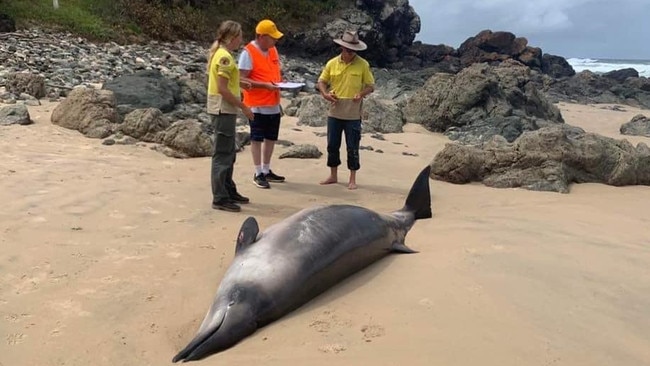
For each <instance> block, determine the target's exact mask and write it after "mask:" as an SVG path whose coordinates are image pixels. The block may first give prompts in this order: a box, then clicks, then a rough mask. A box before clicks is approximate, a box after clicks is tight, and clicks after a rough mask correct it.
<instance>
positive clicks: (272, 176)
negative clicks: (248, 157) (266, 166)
mask: <svg viewBox="0 0 650 366" xmlns="http://www.w3.org/2000/svg"><path fill="white" fill-rule="evenodd" d="M264 178H266V180H267V181H269V182H275V183H282V182H284V177H283V176H281V175H277V174H275V173H273V170H269V172H268V173H266V174H264Z"/></svg>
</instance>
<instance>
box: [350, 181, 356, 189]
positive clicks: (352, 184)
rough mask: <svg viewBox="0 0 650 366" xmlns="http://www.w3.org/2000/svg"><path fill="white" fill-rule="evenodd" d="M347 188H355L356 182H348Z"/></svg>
mask: <svg viewBox="0 0 650 366" xmlns="http://www.w3.org/2000/svg"><path fill="white" fill-rule="evenodd" d="M348 189H357V184H356V183H353V182H350V183H348Z"/></svg>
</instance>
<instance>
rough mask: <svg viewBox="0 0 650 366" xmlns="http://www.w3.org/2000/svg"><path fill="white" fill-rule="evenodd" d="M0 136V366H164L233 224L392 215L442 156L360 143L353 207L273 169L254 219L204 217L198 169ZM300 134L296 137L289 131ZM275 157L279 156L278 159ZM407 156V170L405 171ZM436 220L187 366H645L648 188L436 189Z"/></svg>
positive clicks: (422, 139)
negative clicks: (327, 211) (339, 212)
mask: <svg viewBox="0 0 650 366" xmlns="http://www.w3.org/2000/svg"><path fill="white" fill-rule="evenodd" d="M558 106H559V107H560V109H561V111H562V114H563V116H564V119H565V121H566V122H567V123H569V124H572V125H576V126H580V127H582V128H584V129H585V130H587V131H591V132H596V133H599V134H602V135H605V136H609V137H613V138H617V139H621V138H627V139H629V140H630V141H631V142H632V143H633V144H636V143H638V142H641V141H643V142H645V143H646V144H649V145H650V138H641V137H627V136H626V137H624V136H622V135H620V134H619V132H618V129H619V127H620V125H621V124H622V123H625V122H628V121H629V120H630V119H631V118H632V117H633V116H634V115H636V114H638V113H643V114H645V115H646V116H650V112H648V111H647V110H643V111H642V110H638V109H635V108H632V107H627V106H626V107H623V108H624V110H625V111H623V112H621V111H613V110H610V109H605V108H604V107H603V106H600V105H593V106H585V105H573V104H566V103H561V104H559V105H558ZM54 107H55V104H53V103H48V102H43V105H42V106H39V107H30V113H31V116H32V119H33V120H34V121H35V124H33V125H30V126H9V127H1V128H0V146H2V153H1V154H0V156H1V157H2V158H1V159H0V202H2V204H1V205H0V248H1V250H0V366H23V365H24V366H28V365H48V366H49V365H66V366H67V365H84V366H85V365H94V366H100V365H102V366H103V365H143V366H144V365H165V364H170V363H171V358H172V357H173V356H174V355H175V354H176V353H177V351H178V350H179V349H180V348H182V347H183V346H185V345H186V343H187V342H188V341H189V340H190V339H191V338H192V337H193V336H194V333H195V331H196V329H197V327H198V325H199V324H200V322H201V320H202V319H203V316H204V315H205V312H206V311H207V309H208V307H209V305H210V304H211V302H212V298H213V296H214V294H215V291H216V288H217V286H218V284H219V281H220V279H221V277H222V275H223V273H224V272H225V270H226V269H227V268H228V266H229V264H230V261H231V258H232V257H233V252H234V243H235V237H236V235H237V233H238V230H239V228H240V225H241V223H242V221H243V220H244V219H245V218H246V217H247V216H250V215H252V216H255V217H256V218H257V220H258V221H259V223H260V226H261V228H262V229H264V228H266V227H268V226H269V225H271V224H273V223H276V222H279V221H280V220H282V219H283V218H284V217H287V216H288V215H290V214H292V213H294V212H296V211H298V210H300V209H302V208H305V207H308V206H310V205H313V204H330V203H351V204H356V205H361V206H364V207H368V208H371V209H374V210H376V211H380V212H387V211H391V210H394V209H397V208H400V207H401V206H402V204H403V200H404V198H405V196H406V193H407V191H408V189H409V187H410V185H411V183H412V181H413V179H414V178H415V176H416V175H417V173H418V172H419V171H420V170H421V169H422V168H423V167H424V166H426V165H427V164H429V162H430V161H431V160H432V158H433V157H434V155H435V154H436V153H437V152H438V151H440V150H441V149H442V148H443V147H444V145H445V143H447V142H448V140H447V138H446V137H444V136H443V135H440V134H434V133H431V132H428V131H426V130H424V129H423V128H422V127H420V126H416V125H407V126H406V132H405V133H401V134H385V135H384V136H385V138H386V141H379V140H376V139H373V138H370V136H369V135H364V136H363V138H362V142H361V144H362V145H363V146H372V147H373V148H374V149H375V150H376V149H381V150H383V153H378V152H375V151H367V150H364V151H362V152H361V165H362V167H361V170H360V171H359V174H358V184H359V189H358V190H356V191H350V190H348V189H347V188H346V185H345V184H344V183H345V180H346V179H347V172H346V171H345V170H344V171H343V172H342V173H343V174H341V176H340V180H341V181H340V183H339V184H337V185H331V186H320V185H318V181H319V180H320V179H323V178H325V177H326V175H327V173H328V170H327V168H326V166H325V157H324V156H323V157H321V158H320V159H318V160H297V159H282V160H279V159H275V160H274V162H273V169H274V171H276V172H277V173H279V174H282V175H285V176H287V182H286V183H284V184H273V186H272V189H271V190H262V189H258V188H256V187H255V186H254V185H253V183H252V171H253V168H252V163H251V159H250V155H249V154H250V152H249V151H248V150H246V151H244V152H242V153H240V154H239V155H238V158H237V159H238V160H237V164H236V168H235V181H236V182H237V183H238V185H239V190H240V191H241V193H242V194H244V195H246V196H249V197H250V198H251V201H252V203H251V204H249V205H245V206H243V210H242V212H241V213H237V214H233V213H227V212H223V211H216V210H213V209H212V208H211V206H210V203H211V194H210V185H209V184H210V183H209V169H210V159H209V158H198V159H187V160H179V159H173V158H169V157H166V156H164V155H162V154H161V153H158V152H155V151H153V150H151V149H150V148H149V147H148V146H134V145H132V146H123V145H116V146H104V145H102V144H101V140H96V139H88V138H86V137H84V136H83V135H81V134H80V133H78V132H76V131H71V130H66V129H63V128H60V127H58V126H55V125H52V124H51V123H50V114H51V112H52V110H53V108H54ZM282 123H283V125H282V131H281V138H282V139H286V140H289V141H292V142H294V143H313V144H316V145H317V146H319V148H320V149H321V151H325V138H324V137H317V136H316V135H315V134H314V132H322V131H324V128H312V127H304V126H296V119H295V118H291V117H286V118H284V119H283V122H282ZM296 128H298V129H300V131H298V130H296ZM285 149H286V148H284V147H278V148H277V150H276V153H275V156H276V157H277V156H279V155H280V153H282V152H283V151H284V150H285ZM405 152H406V153H409V154H417V156H409V155H404V154H403V153H405ZM431 191H432V202H433V210H434V217H433V218H432V219H429V220H422V221H418V222H417V223H416V225H415V226H414V228H413V229H412V230H411V232H410V233H409V235H408V236H407V245H409V246H410V247H411V248H413V249H415V250H418V251H419V253H418V254H412V255H393V256H390V257H387V258H385V259H384V260H382V261H380V262H378V263H377V264H375V265H373V266H371V267H370V268H368V269H366V270H364V271H362V272H361V273H359V274H357V275H355V276H353V277H351V278H350V279H349V280H347V281H345V282H344V283H342V284H340V285H339V286H337V287H335V288H333V289H331V290H330V291H328V292H326V293H325V294H323V295H322V296H320V297H318V298H316V299H315V300H314V301H312V302H310V303H309V304H307V305H306V306H304V307H302V308H300V309H298V310H297V311H295V312H293V313H292V314H290V315H289V316H286V317H284V318H283V319H281V320H279V321H277V322H275V323H273V324H271V325H269V326H267V327H265V328H263V329H260V330H258V331H257V332H256V333H255V334H253V335H252V336H250V337H248V338H247V339H245V340H244V341H242V342H241V343H240V344H238V345H237V346H235V347H233V348H231V349H230V350H227V351H225V352H223V353H220V354H217V355H214V356H212V357H210V358H208V359H205V360H203V361H200V363H197V365H206V366H207V365H260V364H264V365H375V366H377V365H400V364H401V365H409V366H414V365H484V366H488V365H495V366H505V365H540V366H541V365H545V366H546V365H589V366H595V365H603V366H605V365H608V366H609V365H625V366H636V365H638V366H642V365H649V364H650V317H649V316H648V314H649V311H650V270H649V269H648V268H649V266H650V210H649V209H648V202H650V187H646V186H633V187H611V186H606V185H601V184H582V185H573V186H572V187H571V193H569V194H559V193H546V192H531V191H526V190H522V189H493V188H488V187H485V186H483V185H482V184H470V185H453V184H449V183H444V182H439V181H433V180H432V181H431Z"/></svg>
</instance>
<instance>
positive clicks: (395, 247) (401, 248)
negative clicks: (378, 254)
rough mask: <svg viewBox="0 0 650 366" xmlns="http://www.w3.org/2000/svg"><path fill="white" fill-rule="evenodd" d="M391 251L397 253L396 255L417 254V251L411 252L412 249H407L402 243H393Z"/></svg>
mask: <svg viewBox="0 0 650 366" xmlns="http://www.w3.org/2000/svg"><path fill="white" fill-rule="evenodd" d="M391 249H392V250H393V252H397V253H408V254H411V253H417V252H418V251H417V250H413V249H411V248H409V247H407V246H406V245H405V244H404V243H393V245H392V247H391Z"/></svg>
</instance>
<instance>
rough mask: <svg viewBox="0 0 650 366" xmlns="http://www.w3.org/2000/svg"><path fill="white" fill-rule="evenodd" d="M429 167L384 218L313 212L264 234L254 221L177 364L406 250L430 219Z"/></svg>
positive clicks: (345, 209)
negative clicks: (418, 224)
mask: <svg viewBox="0 0 650 366" xmlns="http://www.w3.org/2000/svg"><path fill="white" fill-rule="evenodd" d="M429 172H430V167H428V166H427V167H426V168H425V169H424V170H422V172H421V173H420V174H419V175H418V177H417V178H416V180H415V182H414V183H413V186H412V187H411V190H410V192H409V194H408V197H407V198H406V203H405V204H404V207H403V208H401V209H400V210H398V211H394V212H392V213H390V214H380V213H376V212H374V211H371V210H368V209H366V208H363V207H358V206H350V205H331V206H317V207H313V208H307V209H304V210H302V211H299V212H298V213H296V214H294V215H292V216H290V217H288V218H287V219H285V220H284V221H281V222H279V223H277V224H275V225H273V226H271V227H269V228H268V229H266V230H265V231H264V232H262V233H261V234H260V233H259V227H258V225H257V221H256V220H255V219H254V218H252V217H249V218H247V219H246V220H245V221H244V224H243V225H242V227H241V230H240V231H239V236H238V238H237V247H236V249H235V258H234V259H233V262H232V264H231V265H230V268H228V270H227V271H226V273H225V275H224V277H223V280H222V281H221V284H220V285H219V289H218V290H217V295H216V297H215V299H214V302H213V304H212V306H211V307H210V310H209V311H208V313H207V315H206V316H205V319H204V320H203V323H202V324H201V326H200V327H199V330H198V332H197V334H196V336H195V337H194V339H192V341H191V342H190V343H189V344H188V345H187V346H186V347H185V348H184V349H183V350H182V351H180V352H179V353H178V354H177V355H176V356H175V357H174V359H173V360H172V361H173V362H178V361H181V360H182V361H184V362H185V361H194V360H200V359H202V358H204V357H207V356H209V355H211V354H213V353H217V352H220V351H223V350H225V349H227V348H229V347H232V346H233V345H235V344H236V343H237V342H239V341H240V340H242V339H243V338H245V337H247V336H249V335H250V334H252V333H253V332H255V330H256V329H257V328H259V327H262V326H264V325H266V324H268V323H270V322H272V321H274V320H276V319H278V318H280V317H281V316H283V315H285V314H287V313H289V312H290V311H292V310H294V309H296V308H298V307H299V306H301V305H303V304H305V303H306V302H308V301H309V300H311V299H312V298H313V297H315V296H316V295H318V294H320V293H321V292H323V291H325V290H326V289H328V288H330V287H332V286H333V285H335V284H337V283H339V282H340V281H341V280H343V279H344V278H346V277H348V276H349V275H351V274H352V273H354V272H357V271H358V270H360V269H362V268H364V267H366V266H368V265H369V264H371V263H373V262H375V261H377V260H379V259H380V258H382V257H384V256H386V255H388V254H389V253H391V252H399V253H414V251H413V250H411V249H410V248H408V247H407V246H406V245H405V244H404V238H405V236H406V233H407V232H408V231H409V229H410V228H411V227H412V226H413V224H414V223H415V220H418V219H425V218H430V217H431V194H430V192H429Z"/></svg>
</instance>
